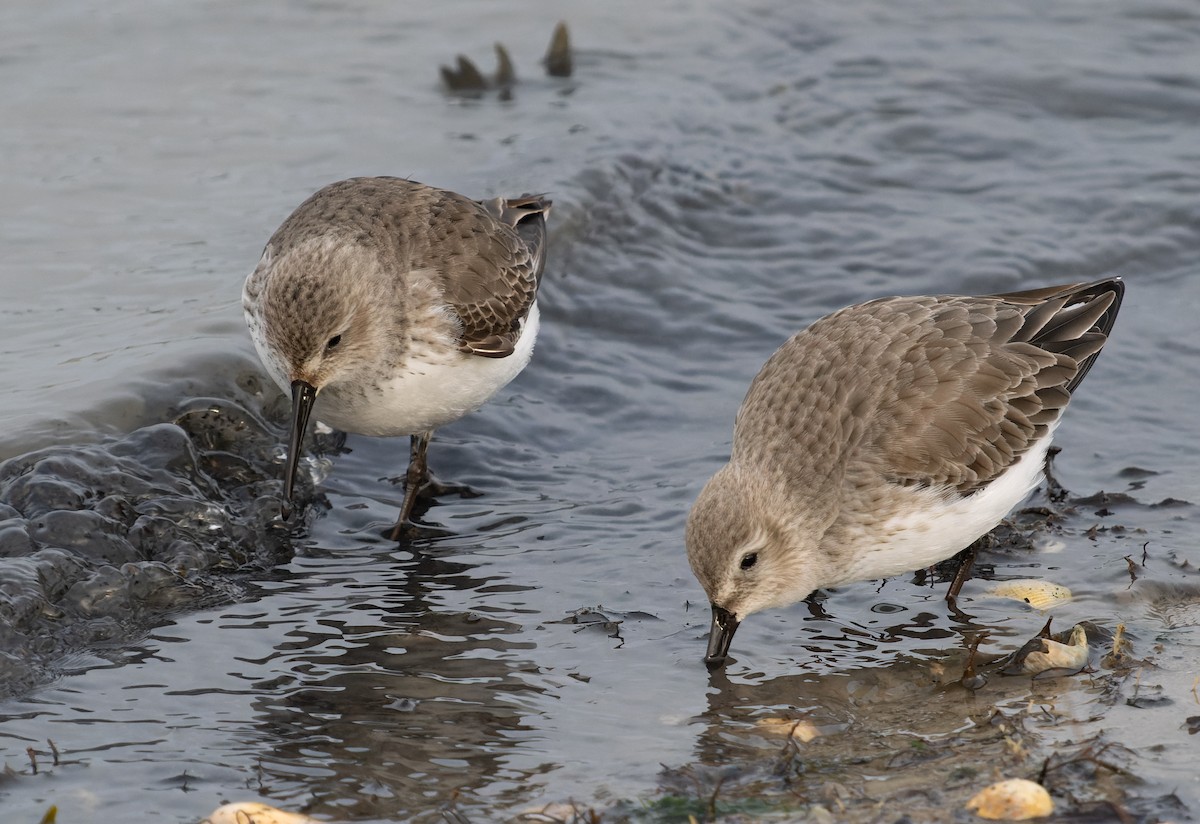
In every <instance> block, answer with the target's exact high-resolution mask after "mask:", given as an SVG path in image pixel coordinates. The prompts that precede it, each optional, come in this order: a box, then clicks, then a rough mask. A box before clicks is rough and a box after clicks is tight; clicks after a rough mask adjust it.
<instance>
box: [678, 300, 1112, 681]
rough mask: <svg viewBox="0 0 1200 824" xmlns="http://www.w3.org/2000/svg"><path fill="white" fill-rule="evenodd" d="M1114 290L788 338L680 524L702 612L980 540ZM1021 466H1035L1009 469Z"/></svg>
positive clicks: (852, 314)
mask: <svg viewBox="0 0 1200 824" xmlns="http://www.w3.org/2000/svg"><path fill="white" fill-rule="evenodd" d="M1123 291H1124V285H1123V284H1122V283H1121V281H1120V280H1116V279H1113V280H1107V281H1100V282H1097V283H1092V284H1072V285H1069V286H1058V287H1052V288H1048V289H1039V290H1034V291H1029V292H1018V293H1014V294H1007V295H992V296H983V297H962V296H937V297H896V298H883V299H879V300H874V301H871V302H869V303H864V304H860V305H857V306H851V307H849V308H847V309H843V310H841V311H838V312H835V313H833V314H832V315H829V316H827V317H825V318H822V319H821V320H818V321H817V322H816V323H814V324H813V325H812V326H810V327H809V328H808V329H806V330H804V331H803V332H800V333H799V334H797V335H795V336H794V337H793V338H792V339H791V340H789V341H788V342H787V343H785V344H784V345H783V346H781V347H780V348H779V350H778V351H776V352H775V354H774V355H772V356H771V358H770V359H769V360H768V361H767V362H766V364H765V365H764V366H763V368H762V370H761V371H760V372H759V373H758V375H757V376H756V377H755V378H754V381H753V382H752V383H751V384H750V389H749V391H748V392H747V394H746V398H745V400H744V402H743V403H742V407H741V409H740V410H739V412H738V416H737V422H736V425H735V430H734V441H733V451H732V456H731V459H730V462H729V464H728V465H726V467H724V468H723V469H722V470H721V471H720V472H718V473H717V475H716V476H714V477H713V479H712V480H710V481H709V484H708V485H707V486H706V487H705V489H704V491H703V492H702V493H701V495H700V498H699V499H698V501H697V503H696V506H695V507H694V508H693V510H692V513H691V516H690V517H689V522H688V534H687V544H688V555H689V559H690V561H691V563H692V568H693V570H694V571H695V572H696V575H697V577H698V578H699V580H700V582H701V584H702V585H704V587H705V590H706V591H707V593H708V595H709V598H710V600H711V601H712V603H713V605H714V611H716V610H721V611H722V612H723V613H728V614H729V615H730V616H732V618H733V621H734V623H733V626H736V620H740V618H741V617H744V615H746V614H749V613H750V612H753V611H755V610H757V609H762V608H764V607H766V606H772V605H780V604H783V603H788V602H790V601H794V600H799V599H800V598H803V597H805V596H806V595H808V594H809V593H810V592H811V591H812V590H813V589H816V588H820V587H823V586H832V585H836V584H838V583H845V582H848V581H851V580H859V579H862V578H871V577H879V576H883V575H890V574H896V573H897V572H901V571H905V570H906V569H914V568H917V567H919V566H923V565H925V564H926V563H932V562H934V561H936V560H941V559H942V558H945V557H949V556H950V555H952V554H954V553H955V552H957V551H958V550H960V549H962V548H963V547H964V546H966V545H967V543H970V541H971V540H974V538H976V537H978V536H979V535H981V534H983V533H984V532H986V531H987V529H990V528H991V527H992V526H994V525H995V521H997V520H999V518H1000V517H1002V516H1003V515H1004V514H1005V512H1007V510H1008V509H1009V508H1011V506H1013V505H1015V503H1016V502H1017V501H1019V500H1020V498H1022V497H1024V495H1025V493H1026V492H1027V491H1028V488H1029V486H1030V485H1032V484H1033V483H1036V481H1037V479H1038V478H1040V469H1041V467H1040V461H1041V456H1043V455H1044V454H1045V449H1046V448H1047V446H1048V444H1049V437H1050V435H1051V434H1052V431H1053V428H1054V426H1055V425H1056V424H1057V423H1058V421H1059V418H1060V417H1061V415H1062V412H1063V410H1064V409H1065V408H1066V405H1067V403H1068V401H1069V400H1070V398H1071V392H1072V391H1073V390H1074V389H1075V388H1076V387H1077V386H1078V385H1079V382H1080V381H1082V380H1083V378H1084V376H1085V375H1086V374H1087V372H1088V370H1089V369H1090V368H1091V366H1092V364H1093V363H1094V362H1095V358H1096V356H1097V354H1098V353H1099V352H1100V349H1101V348H1102V347H1103V345H1104V343H1105V341H1106V340H1107V337H1108V333H1109V331H1110V330H1111V328H1112V325H1113V322H1114V321H1115V319H1116V315H1117V310H1118V309H1119V307H1120V302H1121V297H1122V294H1123ZM1035 453H1036V455H1037V461H1038V462H1039V463H1038V465H1037V466H1031V465H1030V464H1029V462H1025V463H1024V464H1022V463H1021V459H1022V458H1023V457H1025V456H1033V455H1034V454H1035ZM1018 465H1020V466H1021V471H1020V477H1019V478H1017V477H1015V476H1014V478H1013V479H1011V480H1009V481H1007V482H1006V483H1001V480H1002V479H1004V478H1006V473H1008V472H1009V470H1012V469H1013V468H1014V467H1015V466H1018ZM1014 471H1015V470H1014ZM989 490H990V493H989V494H984V493H985V492H988V491H989ZM1010 499H1011V500H1010ZM956 502H957V503H956ZM997 509H999V512H998V514H995V513H996V510H997ZM993 515H994V519H993ZM923 516H928V518H927V519H928V521H929V524H923V523H921V522H920V519H921V518H922V517H923ZM914 519H915V520H914ZM939 519H940V520H943V521H947V522H952V523H949V524H947V523H941V524H936V525H934V522H935V521H938V520H939ZM925 532H928V539H925V538H922V537H920V536H921V534H922V533H925ZM963 538H967V540H966V541H962V539H963ZM748 547H749V548H750V549H747V548H748ZM910 554H911V566H905V564H906V559H908V558H909V555H910ZM751 555H753V556H754V560H753V561H752V562H749V566H747V567H742V566H741V564H742V563H743V562H744V559H747V558H749V557H750V556H751ZM931 559H932V560H931ZM766 566H773V567H774V570H773V571H772V572H768V571H766V570H765V569H764V567H766ZM716 634H717V633H716V630H715V628H714V635H716ZM730 634H731V633H730ZM710 652H711V649H710ZM710 657H712V656H711V655H710ZM719 657H720V658H723V655H721V656H719Z"/></svg>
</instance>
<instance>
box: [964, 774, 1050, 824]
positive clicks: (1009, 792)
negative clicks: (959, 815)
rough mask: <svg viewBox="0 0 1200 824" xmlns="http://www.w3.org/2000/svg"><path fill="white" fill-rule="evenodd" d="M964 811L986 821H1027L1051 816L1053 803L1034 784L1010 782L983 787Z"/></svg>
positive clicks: (1018, 780) (1019, 781)
mask: <svg viewBox="0 0 1200 824" xmlns="http://www.w3.org/2000/svg"><path fill="white" fill-rule="evenodd" d="M967 809H968V810H970V811H971V812H973V813H975V815H977V816H979V817H980V818H986V819H988V820H989V821H1027V820H1029V819H1031V818H1041V817H1042V816H1044V815H1050V814H1051V813H1052V812H1054V801H1053V799H1051V798H1050V793H1048V792H1046V788H1045V787H1043V786H1042V785H1041V784H1038V783H1037V782H1035V781H1027V780H1026V779H1024V778H1010V779H1008V780H1007V781H999V782H997V783H995V784H993V785H991V786H990V787H984V788H983V789H982V790H980V791H979V793H978V794H976V796H975V797H974V798H972V799H971V800H970V801H968V802H967Z"/></svg>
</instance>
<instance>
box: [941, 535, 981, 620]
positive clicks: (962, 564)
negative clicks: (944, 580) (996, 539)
mask: <svg viewBox="0 0 1200 824" xmlns="http://www.w3.org/2000/svg"><path fill="white" fill-rule="evenodd" d="M977 552H979V542H978V541H975V542H974V543H972V544H971V545H970V546H969V547H967V548H966V549H964V550H963V551H962V552H960V553H959V562H958V569H956V570H955V571H954V580H953V581H951V582H950V589H948V590H946V603H948V604H951V605H955V604H957V603H958V593H959V591H960V590H961V589H962V588H963V584H965V583H966V582H967V581H968V580H970V578H971V568H972V567H974V566H975V554H976V553H977Z"/></svg>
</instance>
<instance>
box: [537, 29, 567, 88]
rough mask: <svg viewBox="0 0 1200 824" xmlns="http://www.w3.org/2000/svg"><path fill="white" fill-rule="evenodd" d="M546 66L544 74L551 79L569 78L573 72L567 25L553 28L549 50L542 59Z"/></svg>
mask: <svg viewBox="0 0 1200 824" xmlns="http://www.w3.org/2000/svg"><path fill="white" fill-rule="evenodd" d="M542 62H543V63H545V64H546V74H548V75H550V76H551V77H570V76H571V72H572V71H573V70H574V68H575V66H574V60H573V59H572V57H571V37H570V35H569V34H568V33H567V24H566V23H565V22H560V23H559V24H558V25H557V26H555V27H554V34H552V35H551V36H550V48H549V49H547V50H546V56H545V58H543V59H542Z"/></svg>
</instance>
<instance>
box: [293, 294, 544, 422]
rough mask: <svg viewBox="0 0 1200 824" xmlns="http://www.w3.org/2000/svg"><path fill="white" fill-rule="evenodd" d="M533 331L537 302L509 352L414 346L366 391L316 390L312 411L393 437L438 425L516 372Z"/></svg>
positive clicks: (464, 410)
mask: <svg viewBox="0 0 1200 824" xmlns="http://www.w3.org/2000/svg"><path fill="white" fill-rule="evenodd" d="M537 332H538V307H537V303H536V302H535V303H534V304H533V306H531V307H530V309H529V315H528V317H526V319H525V322H524V324H523V326H522V329H521V337H520V338H519V339H518V340H517V346H516V350H515V351H514V352H513V353H512V354H511V355H509V356H508V357H506V358H484V357H480V356H478V355H469V354H464V353H462V352H459V351H457V350H452V351H449V352H445V351H442V352H436V351H433V350H430V351H423V352H420V351H419V352H412V353H410V354H409V357H408V358H407V360H406V362H405V364H404V365H403V367H402V368H401V370H400V371H399V372H398V373H397V374H395V375H393V376H391V377H389V378H385V379H384V380H382V381H381V382H380V384H379V386H378V387H376V388H372V389H368V390H367V391H366V393H365V394H362V393H358V392H350V391H338V389H337V388H335V387H332V386H331V387H329V388H327V389H326V390H325V391H323V392H321V393H320V394H319V395H317V405H316V410H315V413H314V414H315V415H316V416H317V419H318V420H320V421H323V422H325V423H327V424H329V425H330V426H333V427H334V428H336V429H342V430H344V431H346V432H355V433H357V434H360V435H372V436H377V437H393V436H396V435H415V434H417V433H420V432H428V431H430V430H433V429H437V428H438V427H440V426H444V425H446V424H448V423H450V422H452V421H456V420H458V419H459V418H461V417H462V416H463V415H466V414H467V413H468V412H473V411H475V410H476V409H478V408H479V407H481V406H483V404H484V403H486V402H487V401H488V400H489V399H490V398H491V397H492V396H493V395H495V394H496V393H497V392H498V391H500V389H501V388H503V387H504V386H505V385H506V384H508V382H509V381H511V380H512V379H513V378H515V377H516V376H517V375H518V374H519V373H520V372H521V370H522V369H524V368H525V366H526V364H528V363H529V358H530V357H531V356H532V355H533V344H534V341H535V340H536V339H537Z"/></svg>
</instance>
